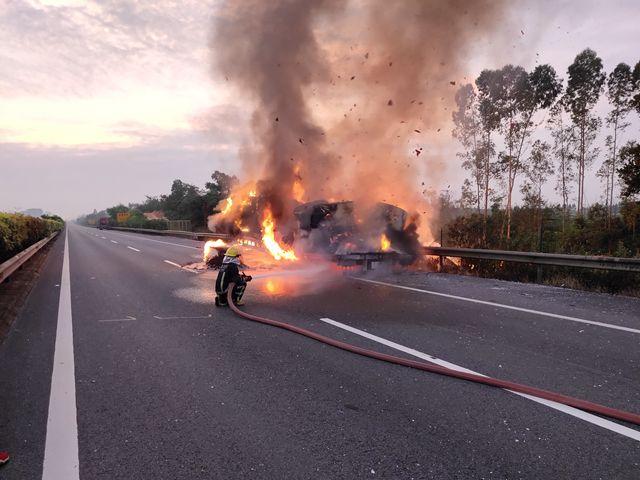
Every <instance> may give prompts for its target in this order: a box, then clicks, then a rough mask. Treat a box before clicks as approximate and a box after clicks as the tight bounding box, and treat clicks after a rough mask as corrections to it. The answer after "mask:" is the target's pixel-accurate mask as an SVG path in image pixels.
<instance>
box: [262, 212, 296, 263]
mask: <svg viewBox="0 0 640 480" xmlns="http://www.w3.org/2000/svg"><path fill="white" fill-rule="evenodd" d="M275 227H276V224H275V221H274V220H273V214H272V213H271V210H270V209H268V208H267V209H266V210H265V211H264V220H263V221H262V229H263V233H262V243H264V246H265V247H267V250H269V253H270V254H271V255H272V256H273V258H275V259H276V260H282V259H284V260H298V257H296V253H295V252H294V251H293V250H285V249H284V248H282V247H281V246H280V244H279V243H278V242H277V241H276V238H275Z"/></svg>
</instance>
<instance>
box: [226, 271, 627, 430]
mask: <svg viewBox="0 0 640 480" xmlns="http://www.w3.org/2000/svg"><path fill="white" fill-rule="evenodd" d="M234 287H235V284H234V283H231V284H230V285H229V288H228V290H227V302H228V303H229V306H230V307H231V310H233V311H234V312H235V313H236V314H237V315H239V316H240V317H242V318H246V319H247V320H252V321H254V322H259V323H263V324H266V325H271V326H274V327H278V328H282V329H284V330H289V331H290V332H294V333H297V334H299V335H303V336H305V337H308V338H312V339H313V340H316V341H318V342H322V343H325V344H327V345H331V346H333V347H336V348H340V349H341V350H346V351H348V352H352V353H356V354H358V355H363V356H365V357H369V358H374V359H376V360H382V361H384V362H389V363H395V364H396V365H402V366H404V367H410V368H415V369H417V370H422V371H425V372H431V373H437V374H439V375H446V376H448V377H453V378H458V379H461V380H467V381H470V382H475V383H481V384H483V385H489V386H491V387H497V388H504V389H507V390H512V391H514V392H520V393H524V394H527V395H532V396H534V397H538V398H543V399H545V400H551V401H552V402H557V403H562V404H564V405H568V406H570V407H575V408H578V409H580V410H584V411H587V412H591V413H595V414H598V415H603V416H605V417H609V418H613V419H616V420H623V421H625V422H629V423H633V424H635V425H640V415H638V414H636V413H632V412H626V411H624V410H618V409H615V408H611V407H607V406H605V405H600V404H598V403H593V402H589V401H587V400H582V399H579V398H574V397H570V396H567V395H563V394H561V393H556V392H552V391H549V390H543V389H540V388H536V387H530V386H528V385H523V384H521V383H515V382H510V381H508V380H501V379H498V378H492V377H485V376H482V375H478V374H473V373H467V372H460V371H457V370H453V369H451V368H446V367H441V366H439V365H433V364H431V363H426V362H418V361H415V360H408V359H405V358H402V357H396V356H394V355H388V354H386V353H381V352H376V351H374V350H369V349H366V348H362V347H358V346H356V345H351V344H349V343H346V342H341V341H340V340H336V339H334V338H331V337H326V336H324V335H320V334H319V333H316V332H313V331H311V330H307V329H305V328H301V327H297V326H295V325H291V324H289V323H285V322H280V321H278V320H272V319H270V318H265V317H260V316H258V315H252V314H250V313H247V312H243V311H242V310H240V309H239V308H238V307H237V305H236V304H235V303H233V298H232V292H233V289H234Z"/></svg>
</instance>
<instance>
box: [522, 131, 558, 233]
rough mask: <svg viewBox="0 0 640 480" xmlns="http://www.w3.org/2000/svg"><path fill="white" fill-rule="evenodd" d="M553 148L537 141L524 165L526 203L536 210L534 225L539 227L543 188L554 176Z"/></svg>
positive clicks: (523, 186) (523, 192)
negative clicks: (551, 153)
mask: <svg viewBox="0 0 640 480" xmlns="http://www.w3.org/2000/svg"><path fill="white" fill-rule="evenodd" d="M550 152H551V146H550V145H549V144H548V143H547V142H544V141H542V140H536V141H535V142H533V145H532V146H531V152H530V154H529V157H528V158H527V161H526V162H525V163H524V172H525V175H526V180H525V182H524V184H523V185H522V187H521V192H522V194H523V196H524V199H525V203H527V204H529V205H530V206H531V207H533V208H534V209H535V216H534V217H533V219H532V223H533V225H539V224H540V222H541V220H542V206H543V205H544V199H543V197H542V187H543V186H544V185H545V183H547V180H548V179H549V177H550V176H551V175H552V174H553V172H554V168H553V163H552V161H551V155H550Z"/></svg>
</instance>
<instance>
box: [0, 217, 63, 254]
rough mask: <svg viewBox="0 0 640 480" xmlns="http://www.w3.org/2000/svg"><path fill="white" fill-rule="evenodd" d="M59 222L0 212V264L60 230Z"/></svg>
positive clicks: (60, 222)
mask: <svg viewBox="0 0 640 480" xmlns="http://www.w3.org/2000/svg"><path fill="white" fill-rule="evenodd" d="M57 218H60V217H57ZM60 220H61V219H60ZM60 220H57V219H53V218H51V217H49V218H38V217H30V216H27V215H21V214H19V213H4V212H0V263H1V262H4V261H5V260H8V259H9V258H11V257H13V256H14V255H15V254H17V253H19V252H21V251H22V250H24V249H25V248H27V247H29V246H31V245H33V244H34V243H36V242H38V241H40V240H42V239H43V238H46V237H48V236H49V235H51V234H52V233H53V232H55V231H58V230H62V228H63V227H64V222H62V221H60Z"/></svg>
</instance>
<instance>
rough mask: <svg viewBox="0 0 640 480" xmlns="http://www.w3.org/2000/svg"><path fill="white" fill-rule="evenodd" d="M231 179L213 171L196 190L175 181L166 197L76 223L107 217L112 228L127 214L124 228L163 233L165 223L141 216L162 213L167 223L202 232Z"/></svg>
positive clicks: (232, 182) (95, 214)
mask: <svg viewBox="0 0 640 480" xmlns="http://www.w3.org/2000/svg"><path fill="white" fill-rule="evenodd" d="M237 181H238V180H237V178H236V177H235V176H231V175H227V174H226V173H223V172H220V171H218V170H216V171H215V172H214V173H213V174H211V181H210V182H207V183H205V186H204V188H199V187H197V186H196V185H192V184H189V183H186V182H183V181H182V180H179V179H176V180H174V181H173V183H172V184H171V190H170V192H169V193H168V194H162V195H158V196H146V199H145V200H144V201H143V202H141V203H129V204H128V205H124V204H118V205H114V206H112V207H108V208H106V209H105V210H101V211H97V210H94V212H93V213H90V214H86V215H82V216H81V217H79V218H78V222H79V223H81V224H84V225H87V224H94V225H95V224H97V222H98V221H99V219H100V218H101V217H109V220H110V222H111V223H112V224H114V225H115V224H116V223H117V215H118V213H121V212H126V213H128V214H129V218H128V219H127V220H126V221H125V224H126V225H127V226H130V227H135V228H154V229H159V230H162V229H166V228H167V222H166V221H165V220H162V219H154V220H149V219H147V218H146V217H145V216H144V214H145V213H150V212H162V214H163V217H164V218H166V219H167V220H187V221H189V222H190V225H191V228H192V229H194V230H205V229H206V228H205V227H206V225H207V217H209V216H210V215H211V214H212V213H216V210H215V208H216V205H218V203H219V202H220V200H223V199H225V198H227V197H228V196H229V193H230V192H231V188H232V187H233V186H234V185H235V184H236V183H237Z"/></svg>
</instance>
